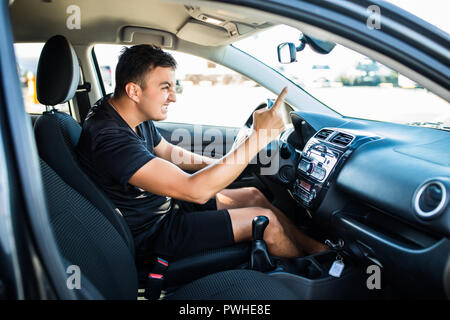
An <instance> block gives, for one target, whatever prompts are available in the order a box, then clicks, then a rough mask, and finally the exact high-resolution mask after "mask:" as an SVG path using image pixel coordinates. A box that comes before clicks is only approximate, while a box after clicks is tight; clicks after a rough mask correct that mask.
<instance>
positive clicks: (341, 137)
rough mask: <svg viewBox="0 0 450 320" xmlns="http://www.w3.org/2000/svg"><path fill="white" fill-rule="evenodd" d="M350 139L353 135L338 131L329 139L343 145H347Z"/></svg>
mask: <svg viewBox="0 0 450 320" xmlns="http://www.w3.org/2000/svg"><path fill="white" fill-rule="evenodd" d="M352 140H353V137H352V136H351V135H349V134H345V133H342V132H339V133H338V134H337V135H335V136H334V137H333V138H332V139H331V142H332V143H334V144H337V145H340V146H344V147H345V146H348V145H349V144H350V142H352Z"/></svg>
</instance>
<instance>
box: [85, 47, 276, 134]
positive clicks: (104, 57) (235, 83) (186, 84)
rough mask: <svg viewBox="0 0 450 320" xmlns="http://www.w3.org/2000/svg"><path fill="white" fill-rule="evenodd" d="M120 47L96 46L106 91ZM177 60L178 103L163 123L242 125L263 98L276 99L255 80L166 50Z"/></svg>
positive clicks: (111, 84)
mask: <svg viewBox="0 0 450 320" xmlns="http://www.w3.org/2000/svg"><path fill="white" fill-rule="evenodd" d="M122 48H123V46H118V45H96V46H95V48H94V50H95V54H96V57H97V60H98V64H99V69H100V72H101V75H102V79H103V84H104V86H105V90H106V93H109V92H112V91H113V90H114V86H115V79H114V74H115V68H116V64H117V60H118V56H119V55H120V51H121V49H122ZM167 51H168V52H170V53H171V54H172V55H173V57H174V58H175V60H176V61H177V64H178V66H177V70H176V81H177V88H176V91H177V102H175V103H173V104H171V105H170V106H169V114H168V117H167V119H166V120H165V122H174V123H190V124H201V125H213V126H225V127H241V126H242V125H243V124H244V123H245V121H246V120H247V118H248V117H249V116H250V114H251V113H252V112H253V110H254V109H255V108H256V107H257V106H258V105H259V104H260V103H262V102H264V101H266V98H275V95H274V94H273V93H272V92H270V91H269V90H267V89H265V88H263V87H261V86H259V85H258V84H257V83H255V82H254V81H251V80H250V79H248V78H246V77H244V76H242V75H241V74H239V73H237V72H234V71H233V70H230V69H228V68H225V67H223V66H221V65H218V64H216V63H213V62H210V61H208V60H206V59H203V58H199V57H196V56H193V55H189V54H185V53H181V52H173V51H169V50H167Z"/></svg>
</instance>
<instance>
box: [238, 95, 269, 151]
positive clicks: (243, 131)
mask: <svg viewBox="0 0 450 320" xmlns="http://www.w3.org/2000/svg"><path fill="white" fill-rule="evenodd" d="M265 107H267V103H266V102H263V103H261V104H259V105H258V106H257V107H256V108H255V110H253V112H252V113H251V114H250V116H249V117H248V119H247V121H245V123H244V125H243V126H242V127H241V128H240V129H239V131H238V133H237V135H236V137H235V138H234V143H233V146H232V147H231V150H233V149H234V148H236V147H237V146H238V144H239V143H240V142H241V140H242V139H243V138H244V137H246V136H247V135H248V134H250V133H251V131H252V124H253V113H254V112H255V111H256V110H259V109H262V108H265Z"/></svg>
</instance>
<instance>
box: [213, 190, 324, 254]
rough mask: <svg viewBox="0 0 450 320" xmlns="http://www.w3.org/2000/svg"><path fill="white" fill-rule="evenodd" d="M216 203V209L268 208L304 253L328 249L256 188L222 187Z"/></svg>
mask: <svg viewBox="0 0 450 320" xmlns="http://www.w3.org/2000/svg"><path fill="white" fill-rule="evenodd" d="M216 203H217V208H218V209H232V208H245V207H262V208H266V209H270V211H271V212H273V213H274V215H275V216H276V217H277V218H278V220H279V222H280V224H281V225H282V227H283V229H284V230H285V233H286V235H287V236H288V237H289V238H290V239H291V241H292V242H293V243H294V244H295V245H296V247H297V248H298V249H299V250H302V251H304V252H305V253H306V254H314V253H318V252H322V251H325V250H328V249H329V248H328V246H326V245H325V244H322V243H320V242H318V241H316V240H314V239H312V238H311V237H309V236H307V235H306V234H304V233H302V232H301V231H300V230H299V229H298V228H297V227H296V226H295V225H294V224H293V223H292V222H291V221H290V220H289V219H288V218H287V217H286V216H285V215H284V213H283V212H281V211H280V210H279V209H278V208H276V207H275V206H273V205H272V204H271V203H270V202H269V200H267V198H266V197H265V196H264V195H263V194H262V193H261V192H260V191H259V190H258V189H256V188H239V189H224V190H222V191H221V192H219V193H218V194H216ZM269 225H270V223H269Z"/></svg>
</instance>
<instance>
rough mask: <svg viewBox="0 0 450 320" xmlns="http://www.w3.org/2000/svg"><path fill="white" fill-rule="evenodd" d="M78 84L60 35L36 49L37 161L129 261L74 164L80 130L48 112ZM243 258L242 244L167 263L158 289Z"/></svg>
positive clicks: (104, 203)
mask: <svg viewBox="0 0 450 320" xmlns="http://www.w3.org/2000/svg"><path fill="white" fill-rule="evenodd" d="M79 78H80V74H79V64H78V59H77V56H76V54H75V51H74V49H73V47H72V45H71V44H70V42H69V41H68V40H67V39H66V38H65V37H63V36H60V35H57V36H54V37H52V38H50V39H49V40H48V41H47V42H46V44H45V46H44V48H43V49H42V53H41V56H40V59H39V64H38V71H37V82H36V89H37V97H38V100H39V101H40V102H41V103H42V104H44V105H47V106H52V109H51V110H50V111H47V112H44V113H43V114H42V116H40V117H39V118H38V119H37V120H36V123H35V126H34V133H35V138H36V144H37V148H38V152H39V156H40V158H41V159H42V160H43V161H45V163H46V164H47V165H48V166H49V167H50V168H51V169H52V170H54V171H55V173H56V174H57V175H58V176H60V177H61V179H62V180H63V181H64V182H65V183H67V184H68V185H69V186H70V187H71V188H73V189H74V190H75V191H76V192H78V193H79V194H81V196H83V197H84V198H86V199H87V200H88V201H89V202H90V203H92V204H93V205H94V207H96V208H97V209H98V210H99V211H100V212H101V213H102V215H103V216H104V217H105V218H106V219H107V220H108V221H109V223H110V224H112V226H113V227H114V228H115V229H116V231H117V232H118V234H119V235H120V236H121V237H122V239H123V241H124V242H125V244H126V246H127V247H128V248H129V249H130V252H131V253H132V256H133V257H135V251H134V242H133V237H132V235H131V231H130V229H129V227H128V225H127V224H126V222H125V219H124V218H123V216H121V214H120V211H119V210H117V209H116V208H115V206H114V204H113V203H112V202H111V201H110V200H109V199H108V198H107V197H106V196H105V194H104V193H103V192H102V191H101V190H100V189H99V188H98V187H97V185H95V184H94V182H93V181H92V180H91V179H90V178H89V177H88V176H87V174H85V172H84V171H83V170H82V169H81V166H80V165H79V163H78V161H77V158H76V154H75V147H76V145H77V143H78V140H79V137H80V134H81V126H80V124H79V123H78V122H77V121H76V120H75V119H74V118H72V117H71V116H70V115H68V114H66V113H63V112H60V111H58V110H56V109H55V108H54V106H55V105H58V104H62V103H65V102H67V101H68V100H70V99H72V98H73V97H74V95H75V92H76V89H77V86H78V82H79ZM66 201H69V200H66ZM249 257H250V243H242V244H237V245H233V246H231V247H227V248H220V249H214V250H205V251H204V252H200V253H198V254H195V255H192V256H189V257H183V258H180V259H177V260H175V261H170V265H169V269H168V270H167V273H166V275H165V282H164V286H165V287H173V286H178V285H181V284H185V283H188V282H190V281H193V280H195V279H198V278H200V277H202V276H205V275H207V274H210V273H215V272H219V271H223V270H229V269H233V268H236V267H237V266H244V265H246V264H247V263H248V261H249ZM138 268H139V269H140V270H139V274H140V278H141V280H144V279H145V277H144V276H145V275H146V274H148V271H149V266H148V265H145V264H138Z"/></svg>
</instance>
